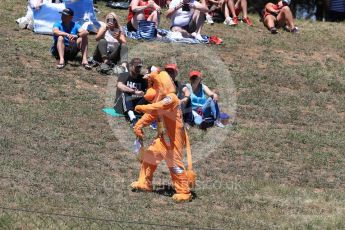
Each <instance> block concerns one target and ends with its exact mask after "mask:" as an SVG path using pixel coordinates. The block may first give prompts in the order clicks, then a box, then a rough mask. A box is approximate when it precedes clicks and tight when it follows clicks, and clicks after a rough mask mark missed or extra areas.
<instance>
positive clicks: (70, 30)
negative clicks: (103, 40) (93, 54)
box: [51, 8, 91, 70]
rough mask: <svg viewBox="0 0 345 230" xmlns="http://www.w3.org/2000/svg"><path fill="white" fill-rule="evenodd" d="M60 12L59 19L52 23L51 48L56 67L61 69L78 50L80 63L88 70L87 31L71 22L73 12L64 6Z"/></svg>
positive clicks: (89, 67) (73, 57)
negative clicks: (56, 61)
mask: <svg viewBox="0 0 345 230" xmlns="http://www.w3.org/2000/svg"><path fill="white" fill-rule="evenodd" d="M60 13H61V21H60V22H56V23H55V24H54V25H53V34H54V45H53V47H52V48H51V52H52V54H53V55H54V56H55V58H56V59H58V64H57V66H56V67H57V68H58V69H62V68H64V67H65V65H66V59H67V60H73V59H75V57H76V56H77V54H78V52H79V51H81V53H82V62H81V64H82V65H83V66H84V68H85V69H87V70H90V69H91V66H90V65H89V64H88V61H87V56H88V38H87V36H88V34H89V32H88V31H86V30H84V29H82V28H81V26H80V25H78V24H77V23H75V22H73V21H72V19H73V15H74V12H73V10H72V9H70V8H66V9H64V10H63V11H61V12H60Z"/></svg>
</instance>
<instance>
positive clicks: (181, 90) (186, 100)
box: [164, 64, 193, 127]
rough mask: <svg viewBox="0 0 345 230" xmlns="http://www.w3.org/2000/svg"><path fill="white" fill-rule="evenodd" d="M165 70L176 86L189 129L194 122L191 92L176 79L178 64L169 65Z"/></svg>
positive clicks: (184, 118)
mask: <svg viewBox="0 0 345 230" xmlns="http://www.w3.org/2000/svg"><path fill="white" fill-rule="evenodd" d="M164 69H165V71H166V72H167V73H168V74H169V76H170V77H171V79H172V80H173V82H174V84H175V87H176V94H177V97H178V99H180V104H181V110H182V113H183V120H184V123H185V125H186V126H187V127H189V125H191V124H192V122H193V117H192V105H191V101H190V92H189V90H188V89H187V88H186V87H185V86H184V85H183V84H182V83H181V82H180V81H178V80H177V79H176V77H177V75H178V68H177V65H176V64H167V65H165V67H164Z"/></svg>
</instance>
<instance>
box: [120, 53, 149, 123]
mask: <svg viewBox="0 0 345 230" xmlns="http://www.w3.org/2000/svg"><path fill="white" fill-rule="evenodd" d="M129 65H130V67H129V72H124V73H121V74H120V75H119V78H118V80H117V85H116V86H117V90H116V98H115V106H114V108H115V110H116V112H117V113H121V114H125V115H126V116H127V118H128V119H129V120H130V121H131V124H132V125H135V123H136V122H137V121H138V118H137V116H138V115H139V114H138V113H136V112H135V111H134V108H135V106H136V105H143V104H147V101H146V100H145V99H144V94H145V92H146V90H147V81H146V79H143V74H142V66H143V63H142V61H141V59H140V58H133V59H132V60H131V61H130V63H129Z"/></svg>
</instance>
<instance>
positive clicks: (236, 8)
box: [225, 0, 253, 26]
mask: <svg viewBox="0 0 345 230" xmlns="http://www.w3.org/2000/svg"><path fill="white" fill-rule="evenodd" d="M228 7H229V10H230V12H231V15H232V20H231V18H226V20H225V24H227V25H230V26H236V25H238V15H239V14H240V13H241V12H242V21H243V22H244V23H246V24H247V25H248V26H253V22H252V21H251V20H250V19H249V17H248V12H247V0H237V1H236V3H234V0H228Z"/></svg>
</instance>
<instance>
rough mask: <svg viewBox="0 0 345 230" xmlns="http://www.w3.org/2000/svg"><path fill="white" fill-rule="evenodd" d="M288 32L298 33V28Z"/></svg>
mask: <svg viewBox="0 0 345 230" xmlns="http://www.w3.org/2000/svg"><path fill="white" fill-rule="evenodd" d="M290 32H291V33H294V34H296V33H298V32H299V29H298V27H295V28H293V29H292V30H290Z"/></svg>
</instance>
